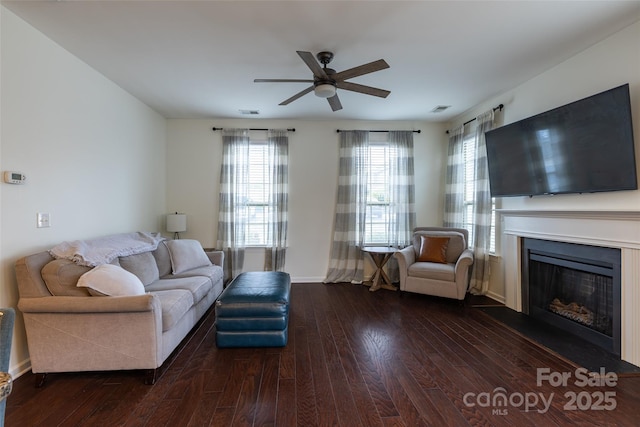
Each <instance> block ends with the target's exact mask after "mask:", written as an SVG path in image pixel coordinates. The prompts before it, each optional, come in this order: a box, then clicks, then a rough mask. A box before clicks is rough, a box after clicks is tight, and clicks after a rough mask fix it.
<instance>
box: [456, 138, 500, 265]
mask: <svg viewBox="0 0 640 427" xmlns="http://www.w3.org/2000/svg"><path fill="white" fill-rule="evenodd" d="M462 155H463V156H464V210H463V215H462V221H463V227H464V228H466V229H467V230H469V245H470V246H473V242H474V236H473V204H474V201H475V200H474V198H475V178H474V170H475V158H476V136H475V132H474V133H472V134H471V135H469V136H466V137H465V138H464V141H463V143H462ZM489 251H490V252H491V253H495V251H496V199H495V198H493V197H492V198H491V243H490V245H489Z"/></svg>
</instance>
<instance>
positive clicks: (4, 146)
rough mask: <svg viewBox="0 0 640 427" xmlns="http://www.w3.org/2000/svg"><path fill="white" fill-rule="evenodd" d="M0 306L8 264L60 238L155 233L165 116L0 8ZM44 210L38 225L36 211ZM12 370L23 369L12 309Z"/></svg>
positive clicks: (5, 296)
mask: <svg viewBox="0 0 640 427" xmlns="http://www.w3.org/2000/svg"><path fill="white" fill-rule="evenodd" d="M0 14H1V17H0V29H1V32H0V42H1V51H0V52H1V55H2V57H1V61H2V62H1V66H0V70H1V72H0V77H1V86H0V90H1V106H0V113H1V114H0V120H1V121H0V123H1V132H0V170H2V171H5V170H18V171H20V172H22V173H24V174H25V175H26V176H27V182H26V184H25V185H10V184H5V183H0V201H1V207H0V263H1V268H2V273H1V276H0V280H1V281H2V282H1V284H0V306H3V307H7V306H10V307H16V303H17V299H18V294H17V287H16V283H15V272H14V263H15V261H16V260H17V259H18V258H19V257H21V256H23V255H27V254H31V253H34V252H37V251H40V250H44V249H48V248H50V247H52V246H53V245H55V244H57V243H59V242H61V241H63V240H73V239H81V238H90V237H96V236H101V235H106V234H110V233H117V232H130V231H136V230H148V231H157V230H160V229H161V228H162V218H163V214H164V213H165V174H166V170H165V163H166V162H165V159H166V121H165V119H164V118H163V117H161V116H160V115H158V114H157V113H155V112H154V111H152V110H151V109H149V108H148V107H147V106H145V105H143V104H142V103H141V102H139V101H138V100H137V99H135V98H133V97H132V96H131V95H129V94H128V93H126V92H124V91H123V90H122V89H121V88H120V87H118V86H116V85H115V84H114V83H112V82H111V81H109V80H107V79H106V78H105V77H104V76H102V75H101V74H98V73H97V72H96V71H94V70H93V69H91V68H90V67H88V66H87V65H86V64H85V63H83V62H81V61H80V60H78V59H77V58H76V57H74V56H72V55H71V54H70V53H69V52H67V51H65V50H64V49H62V48H61V47H59V46H58V45H56V44H55V43H54V42H52V41H51V40H50V39H48V38H46V37H45V36H44V35H42V34H41V33H40V32H38V31H37V30H35V29H34V28H33V27H31V26H30V25H28V24H26V23H25V22H24V21H22V20H21V19H20V18H18V17H17V16H15V15H14V14H13V13H11V12H10V11H8V10H7V9H5V8H0ZM37 212H48V213H50V215H51V224H52V226H51V227H50V228H41V229H38V228H36V213H37ZM16 320H17V321H16V326H15V332H14V342H13V351H12V356H11V367H12V369H11V371H12V373H13V374H15V373H16V372H19V371H22V370H23V369H25V368H27V366H26V361H27V358H28V352H27V345H26V338H25V333H24V326H23V323H22V318H21V316H20V315H19V313H18V316H17V319H16Z"/></svg>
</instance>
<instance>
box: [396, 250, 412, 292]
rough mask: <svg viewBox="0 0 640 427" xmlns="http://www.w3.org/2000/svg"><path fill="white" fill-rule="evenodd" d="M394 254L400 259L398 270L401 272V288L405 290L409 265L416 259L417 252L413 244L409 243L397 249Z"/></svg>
mask: <svg viewBox="0 0 640 427" xmlns="http://www.w3.org/2000/svg"><path fill="white" fill-rule="evenodd" d="M393 255H394V256H395V257H396V260H397V261H398V272H399V273H400V290H401V291H403V290H404V289H405V284H406V282H407V270H409V266H410V265H411V264H413V263H414V262H415V261H416V253H415V251H414V250H413V246H412V245H409V246H407V247H406V248H404V249H401V250H399V251H397V252H396V253H395V254H393Z"/></svg>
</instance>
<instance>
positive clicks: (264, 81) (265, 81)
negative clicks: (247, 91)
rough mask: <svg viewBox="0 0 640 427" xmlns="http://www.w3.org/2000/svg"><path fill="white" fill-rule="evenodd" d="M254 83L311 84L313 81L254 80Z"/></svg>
mask: <svg viewBox="0 0 640 427" xmlns="http://www.w3.org/2000/svg"><path fill="white" fill-rule="evenodd" d="M253 82H254V83H313V80H308V79H307V80H300V79H254V80H253Z"/></svg>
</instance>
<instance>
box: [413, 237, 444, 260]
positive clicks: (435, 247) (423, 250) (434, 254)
mask: <svg viewBox="0 0 640 427" xmlns="http://www.w3.org/2000/svg"><path fill="white" fill-rule="evenodd" d="M447 246H449V238H448V237H434V236H420V253H419V254H418V261H419V262H439V263H442V264H446V263H447Z"/></svg>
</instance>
